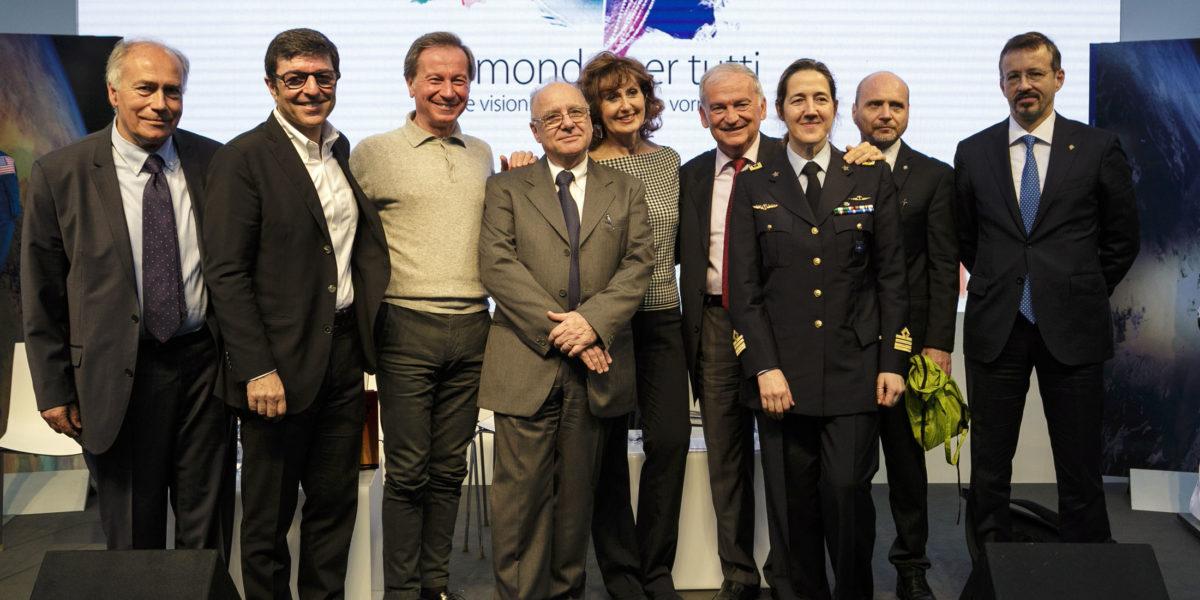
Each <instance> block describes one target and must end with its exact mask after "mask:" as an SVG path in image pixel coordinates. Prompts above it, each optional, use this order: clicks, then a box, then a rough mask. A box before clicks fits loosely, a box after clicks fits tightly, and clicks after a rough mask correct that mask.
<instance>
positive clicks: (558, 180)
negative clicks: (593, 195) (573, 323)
mask: <svg viewBox="0 0 1200 600" xmlns="http://www.w3.org/2000/svg"><path fill="white" fill-rule="evenodd" d="M572 181H575V175H574V174H572V173H571V172H570V171H568V170H566V169H563V170H562V171H561V172H559V174H558V177H555V178H554V183H555V184H557V185H558V203H559V204H561V205H562V211H563V219H565V220H566V222H567V237H568V238H570V241H571V280H570V283H569V284H568V288H567V308H569V309H570V310H575V307H577V306H579V208H578V207H577V206H575V199H574V198H572V197H571V182H572Z"/></svg>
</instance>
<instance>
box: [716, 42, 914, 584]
mask: <svg viewBox="0 0 1200 600" xmlns="http://www.w3.org/2000/svg"><path fill="white" fill-rule="evenodd" d="M836 89H837V88H836V84H835V83H834V80H833V75H832V74H831V73H830V72H829V69H828V68H827V67H826V66H825V65H824V64H823V63H820V62H818V61H814V60H811V59H801V60H797V61H796V62H794V63H792V64H791V65H790V66H789V67H788V68H787V69H785V70H784V72H783V75H782V76H781V77H780V79H779V86H778V90H777V94H776V100H775V108H776V110H777V111H778V114H779V117H780V118H781V119H782V120H783V121H784V123H785V124H786V125H787V128H788V136H787V151H786V153H785V155H784V156H781V157H779V158H778V159H777V160H775V161H767V162H763V163H759V164H755V165H752V166H751V167H750V168H749V169H748V170H747V171H746V172H744V173H743V174H742V175H741V176H739V177H738V179H737V183H736V187H735V189H734V194H733V209H732V214H731V217H730V218H731V225H730V236H731V239H730V253H729V269H730V279H729V281H730V296H731V297H730V313H731V316H732V318H733V324H734V328H735V329H736V332H735V334H734V340H733V343H734V348H735V350H736V351H737V352H738V355H739V357H740V358H741V362H742V369H743V374H744V376H745V378H746V379H745V382H744V385H743V390H742V398H743V400H744V401H745V402H746V403H747V404H748V405H750V407H751V408H753V409H755V410H756V411H758V413H757V416H758V428H759V437H760V444H761V448H762V464H763V473H764V482H765V485H766V490H767V517H768V522H769V528H770V535H771V552H772V554H775V553H782V554H783V556H779V557H778V558H779V560H776V556H773V557H772V563H773V564H777V565H779V566H780V567H783V568H786V569H787V574H786V577H779V576H778V575H776V577H774V578H773V580H772V586H773V590H774V592H775V594H776V596H777V597H779V598H792V597H805V598H831V597H836V598H870V597H871V595H872V588H873V585H872V578H871V551H872V547H873V545H874V541H875V509H874V506H873V504H872V501H871V477H872V476H873V475H874V474H875V472H876V471H877V470H878V468H879V446H878V444H879V442H878V440H879V425H878V406H877V405H879V404H883V405H888V406H890V405H892V404H894V403H895V402H897V401H898V400H899V399H900V398H901V397H902V393H903V391H904V379H903V373H905V372H907V364H908V354H909V351H910V350H911V346H912V339H911V337H910V336H909V334H908V330H907V329H906V328H905V321H906V319H907V312H908V300H907V298H908V292H907V289H906V283H905V270H904V269H905V266H904V249H903V246H902V240H901V232H900V213H899V208H898V206H897V205H896V201H895V197H894V196H895V187H894V186H893V185H892V180H891V173H890V171H889V169H888V167H887V166H886V165H885V164H884V163H883V161H882V160H880V161H879V162H878V163H877V164H876V163H870V162H868V163H864V164H862V165H853V164H847V163H845V162H844V161H843V155H842V153H841V152H839V151H838V150H836V149H834V148H833V145H832V144H831V143H830V142H829V132H830V130H831V129H832V127H833V122H834V117H835V115H836V114H837V95H836V94H837V92H836ZM826 544H828V548H829V551H830V555H831V556H830V559H831V562H832V564H833V572H834V577H835V579H836V581H835V588H834V590H833V594H831V593H830V586H829V582H828V581H827V578H826V575H825V550H824V549H825V546H826ZM789 585H790V587H791V588H792V589H786V588H787V587H788V586H789Z"/></svg>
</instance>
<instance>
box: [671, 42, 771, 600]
mask: <svg viewBox="0 0 1200 600" xmlns="http://www.w3.org/2000/svg"><path fill="white" fill-rule="evenodd" d="M766 116H767V101H766V99H765V98H764V97H763V92H762V86H761V84H760V83H759V81H758V78H757V77H756V76H755V75H754V72H753V71H751V70H749V69H747V68H745V67H744V66H742V65H740V64H737V63H721V64H720V65H717V66H715V67H713V68H711V69H709V70H708V72H706V73H705V74H704V76H703V77H702V78H701V79H700V122H701V123H702V124H703V125H704V126H705V127H708V128H709V130H710V131H711V132H712V136H713V139H714V140H716V142H717V147H716V148H714V149H712V150H709V151H708V152H705V153H703V154H700V155H699V156H696V157H695V158H693V159H692V160H689V161H688V162H687V163H686V164H685V165H683V166H682V167H681V168H680V170H679V237H678V240H679V241H678V244H679V252H678V256H679V290H680V296H681V298H682V302H683V342H684V348H685V349H686V356H687V361H688V372H689V373H691V377H692V389H693V390H694V392H695V394H696V397H697V398H699V401H700V416H701V419H702V423H703V425H704V441H705V445H706V446H707V449H708V452H707V456H708V473H709V485H710V486H711V487H712V498H713V508H714V509H715V510H716V513H717V556H718V557H720V560H721V574H722V576H723V579H724V581H723V583H722V584H721V590H720V592H719V593H718V594H717V596H716V598H718V599H720V600H744V599H748V598H757V597H758V589H759V576H758V565H757V563H756V562H755V560H754V412H753V411H751V410H750V409H748V408H746V407H744V406H742V405H741V403H740V402H738V390H739V387H740V386H741V381H742V378H741V369H740V367H739V363H738V359H737V356H736V355H735V354H734V353H733V325H732V323H731V322H730V320H729V311H728V305H727V304H725V303H724V293H725V292H724V291H723V290H724V288H725V281H726V280H725V278H724V273H725V270H724V266H725V260H724V257H725V256H726V255H725V250H726V245H725V221H726V218H727V215H728V214H729V212H728V207H729V197H730V194H731V193H732V191H733V182H734V178H735V177H736V175H737V174H738V173H739V172H741V171H743V170H744V169H745V168H746V166H747V165H749V164H754V163H756V162H759V161H762V160H768V159H774V158H776V157H777V156H779V155H780V154H782V153H783V143H782V142H780V141H779V140H778V139H776V138H772V137H768V136H765V135H761V134H760V133H759V125H760V124H761V123H762V120H763V119H764V118H766ZM767 570H768V571H769V570H770V568H769V567H768V568H767ZM768 576H770V573H768Z"/></svg>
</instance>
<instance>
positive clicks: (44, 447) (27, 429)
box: [0, 343, 83, 456]
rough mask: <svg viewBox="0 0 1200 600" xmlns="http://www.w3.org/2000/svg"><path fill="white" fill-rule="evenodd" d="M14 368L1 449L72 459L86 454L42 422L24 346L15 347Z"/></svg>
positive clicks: (17, 345) (77, 444)
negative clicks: (6, 425) (75, 455)
mask: <svg viewBox="0 0 1200 600" xmlns="http://www.w3.org/2000/svg"><path fill="white" fill-rule="evenodd" d="M12 367H13V368H12V394H11V395H10V396H9V402H8V413H7V414H5V415H4V416H5V417H6V419H7V420H8V427H7V429H5V431H4V435H3V436H0V448H2V449H4V450H7V451H10V452H24V453H26V454H42V455H47V456H70V455H72V454H80V453H81V452H83V449H82V448H80V447H79V442H76V441H75V440H73V439H71V438H69V437H67V436H65V435H62V434H61V433H55V432H54V430H53V429H50V426H49V425H47V424H46V422H45V421H43V420H42V414H41V412H40V411H38V409H37V400H35V399H34V396H33V376H32V375H30V374H29V358H28V357H26V356H25V344H20V343H18V344H16V345H15V346H14V348H13V359H12Z"/></svg>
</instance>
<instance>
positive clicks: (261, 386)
mask: <svg viewBox="0 0 1200 600" xmlns="http://www.w3.org/2000/svg"><path fill="white" fill-rule="evenodd" d="M246 403H247V404H248V405H249V407H250V412H256V413H258V414H259V415H262V416H263V417H266V418H267V419H268V420H273V419H278V418H281V417H283V415H285V414H287V398H286V396H285V395H284V392H283V380H282V379H280V378H279V373H268V374H266V375H263V376H262V377H259V378H258V379H254V380H251V381H247V382H246Z"/></svg>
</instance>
